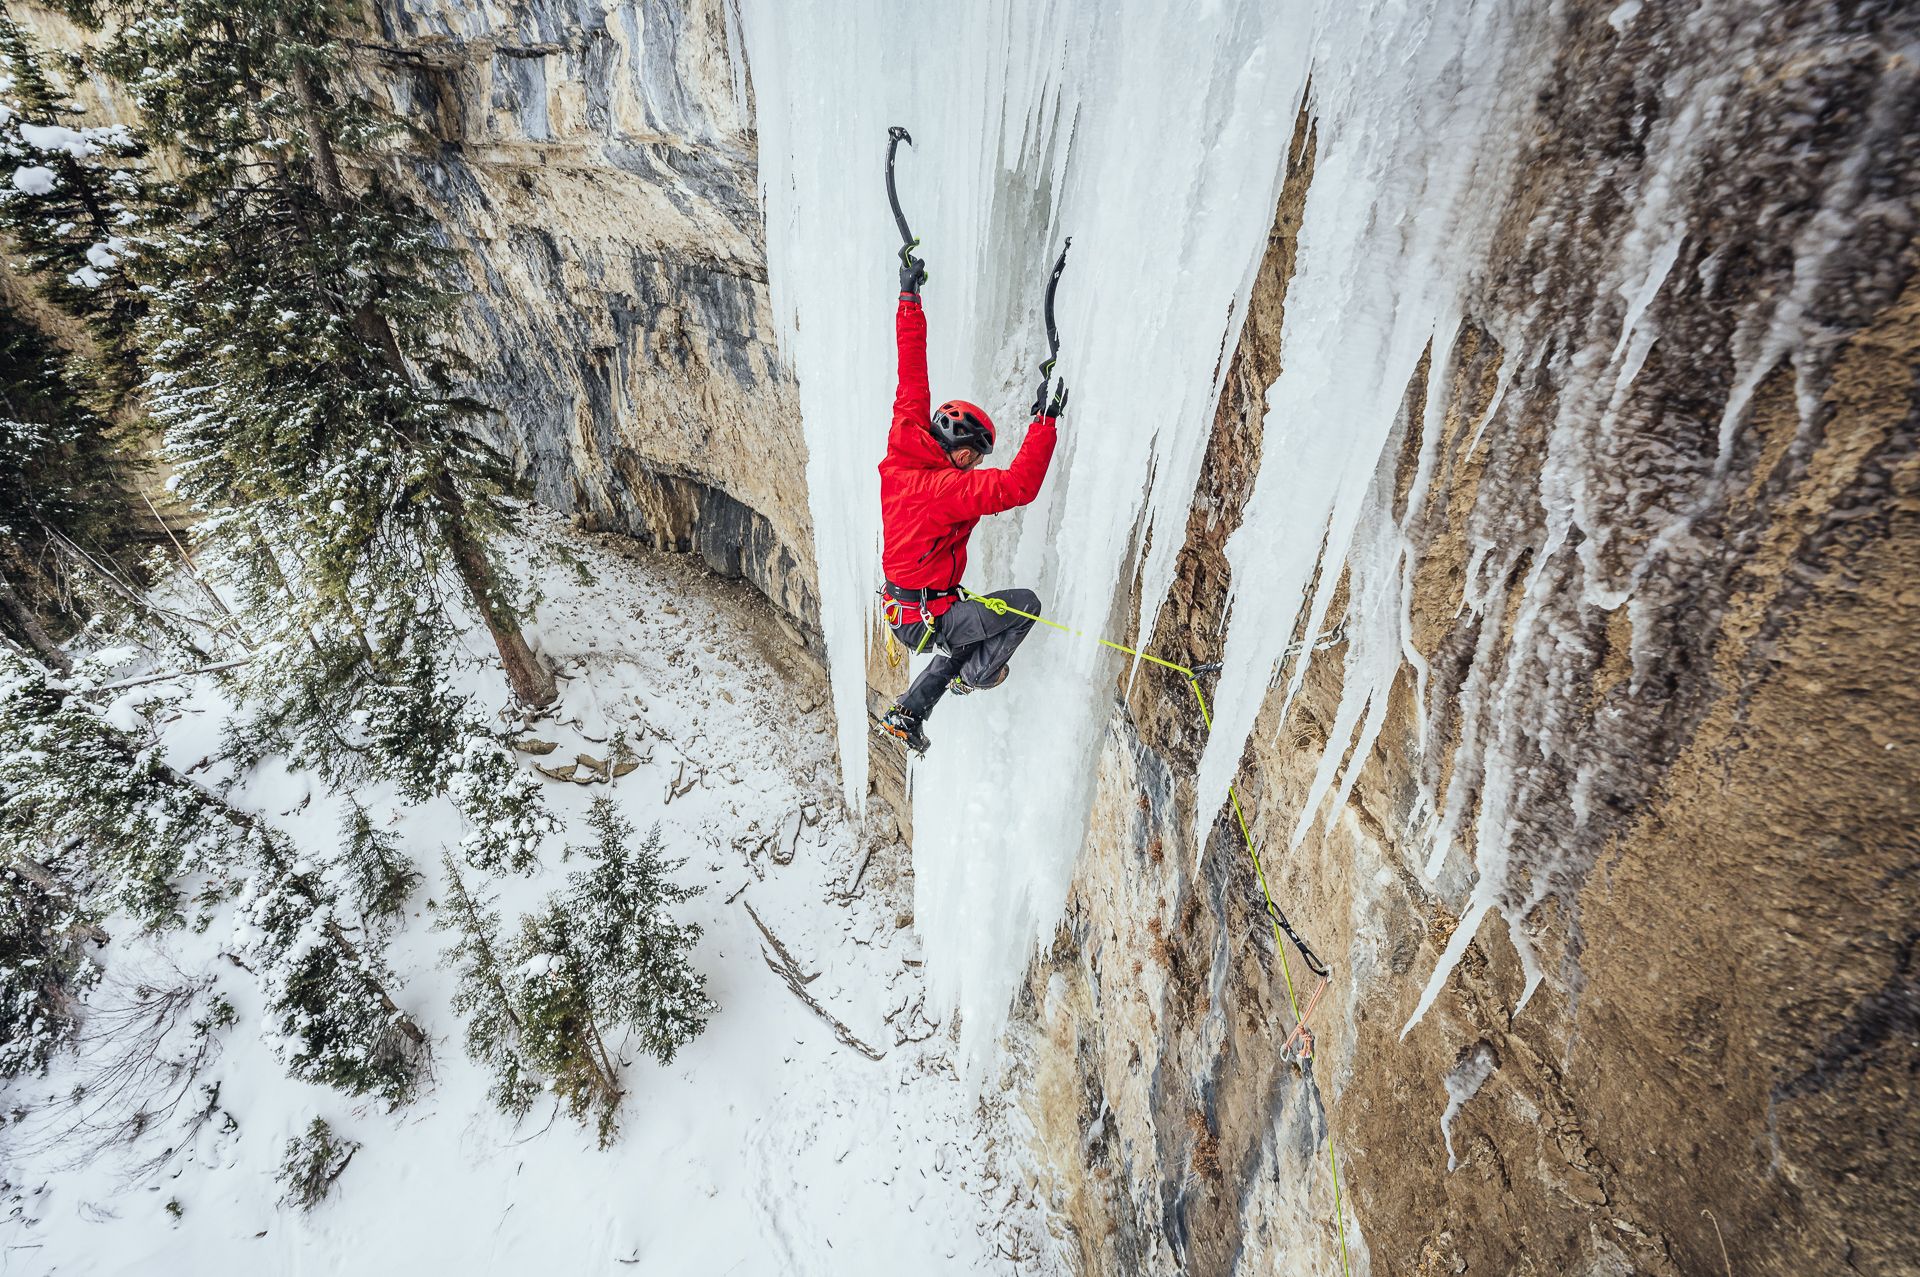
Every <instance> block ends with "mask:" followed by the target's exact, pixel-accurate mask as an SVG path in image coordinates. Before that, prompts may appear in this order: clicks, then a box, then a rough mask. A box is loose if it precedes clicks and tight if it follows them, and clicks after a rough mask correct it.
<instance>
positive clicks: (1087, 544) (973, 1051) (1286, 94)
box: [741, 0, 1314, 1074]
mask: <svg viewBox="0 0 1920 1277" xmlns="http://www.w3.org/2000/svg"><path fill="white" fill-rule="evenodd" d="M1313 21H1314V10H1313V7H1312V6H1311V5H1309V4H1307V3H1305V2H1304V0H1295V2H1294V3H1281V4H1272V3H1260V2H1259V0H1227V2H1224V3H1219V4H1215V5H1212V6H1210V7H1209V8H1208V9H1207V11H1206V12H1205V13H1203V14H1196V13H1194V12H1192V11H1190V10H1189V9H1188V8H1186V7H1184V6H1163V7H1161V8H1159V9H1151V8H1140V7H1134V8H1130V9H1124V10H1123V9H1122V8H1120V7H1115V6H1099V5H1084V4H1082V5H1068V4H1055V5H1025V4H1017V3H1012V2H1011V0H973V2H971V3H965V4H955V5H950V6H946V7H945V8H944V9H942V10H941V12H940V13H939V15H938V16H937V18H932V19H930V20H929V21H922V22H916V23H911V24H909V23H903V22H900V21H899V20H898V18H897V16H896V15H894V14H893V12H892V11H891V9H890V8H889V7H888V6H886V5H884V4H881V3H878V2H877V0H866V2H865V3H840V2H835V3H824V2H822V0H801V2H795V0H746V3H744V4H743V5H742V6H741V24H742V29H743V31H742V33H743V38H744V40H745V44H746V52H747V62H748V66H749V67H750V68H751V74H752V82H753V92H754V97H755V100H756V103H757V108H758V116H757V126H758V132H759V156H760V164H761V184H762V197H763V201H764V205H765V213H766V224H767V237H768V258H769V271H770V278H771V287H772V292H773V305H774V310H775V314H776V318H777V320H778V322H779V325H780V333H781V341H782V348H783V350H784V352H785V355H786V358H787V359H788V360H789V361H790V362H791V364H792V366H793V367H794V369H795V370H796V371H797V373H798V376H799V383H800V402H801V410H802V414H803V418H804V423H805V430H806V436H807V445H808V467H807V483H808V498H809V503H810V505H811V508H812V511H813V515H814V529H815V536H814V544H815V557H816V559H817V562H818V564H819V571H820V597H821V619H822V626H823V629H824V631H825V635H826V640H827V646H828V649H829V653H830V657H831V664H832V679H833V704H834V711H835V715H836V719H837V724H838V732H839V741H840V755H841V765H842V766H841V783H842V786H843V791H844V793H845V794H846V795H847V800H848V802H849V803H851V804H854V805H858V803H859V802H860V801H862V799H863V798H864V795H865V793H866V777H867V760H866V749H867V722H866V720H867V710H866V705H865V691H864V688H865V666H866V653H867V645H868V642H869V636H870V635H871V634H872V633H873V625H874V623H875V622H874V613H873V610H872V603H873V592H874V590H875V589H876V588H877V586H878V585H879V574H878V573H879V567H878V550H877V539H878V535H879V509H878V491H877V477H876V475H875V469H874V468H875V466H876V465H877V463H878V462H879V460H880V458H881V456H882V454H883V452H884V449H885V440H886V429H887V423H888V406H889V405H890V403H891V402H892V396H893V380H892V379H893V367H894V365H893V337H892V327H891V317H892V311H893V304H894V303H893V298H894V296H895V294H896V288H895V279H894V274H895V270H896V267H897V261H896V260H895V258H894V252H895V250H896V248H897V246H898V236H897V233H896V232H895V230H894V227H893V224H892V219H891V214H890V211H889V209H888V206H887V202H886V198H885V193H884V183H883V175H884V155H885V146H886V130H887V127H888V126H889V125H892V124H901V125H904V126H905V127H906V128H907V129H908V130H909V132H911V133H912V135H913V138H914V145H913V146H912V147H906V146H903V147H901V149H900V152H899V159H898V167H897V178H898V184H899V188H900V197H901V201H902V204H903V207H904V209H905V211H906V213H907V216H908V218H909V221H910V222H911V224H912V226H913V229H914V231H915V233H916V234H918V235H919V236H920V237H921V239H922V240H923V249H922V251H923V253H924V255H925V257H926V260H927V262H928V266H929V270H930V272H931V278H930V280H929V282H928V284H927V286H926V289H925V292H924V297H925V305H926V310H927V317H928V325H929V329H930V349H929V356H930V359H929V362H930V366H931V373H932V382H933V393H934V398H935V400H936V401H938V400H941V399H945V398H948V397H953V396H963V397H966V398H970V399H973V400H975V401H976V402H979V403H981V404H983V406H985V407H986V408H987V410H988V411H989V413H991V414H992V415H993V416H994V418H995V420H996V422H997V423H998V424H999V426H1000V439H1001V441H1002V442H1001V443H1000V445H999V446H998V447H997V448H996V458H998V457H1002V456H1010V455H1011V454H1012V452H1013V451H1014V449H1015V448H1016V447H1017V446H1018V444H1019V442H1020V439H1021V437H1022V435H1023V433H1024V424H1025V420H1026V418H1025V412H1026V409H1027V407H1028V405H1029V404H1030V403H1031V401H1032V397H1033V387H1034V385H1035V384H1036V382H1037V381H1038V364H1039V362H1040V360H1041V359H1043V358H1045V355H1046V345H1045V337H1044V331H1043V328H1042V325H1041V320H1040V314H1039V307H1040V303H1041V299H1042V292H1043V288H1044V284H1045V279H1046V272H1047V270H1048V268H1049V266H1050V265H1051V263H1052V260H1053V258H1054V257H1055V256H1056V255H1057V254H1058V252H1059V249H1060V245H1061V243H1062V241H1063V240H1064V238H1065V237H1067V236H1072V238H1073V250H1072V256H1071V258H1070V259H1069V262H1068V265H1067V271H1066V275H1065V277H1064V279H1063V281H1062V284H1061V287H1060V292H1059V300H1058V306H1057V311H1058V319H1059V327H1060V332H1061V340H1062V348H1061V355H1060V364H1059V372H1060V375H1061V376H1063V377H1064V379H1065V380H1066V381H1067V382H1068V383H1069V384H1070V385H1071V386H1072V388H1073V401H1072V408H1071V409H1070V410H1069V412H1068V414H1067V417H1066V420H1065V422H1064V427H1063V431H1062V443H1061V448H1060V451H1059V453H1058V455H1057V456H1056V458H1055V460H1054V464H1053V470H1052V472H1051V474H1050V476H1049V477H1048V480H1047V483H1046V486H1045V488H1044V489H1043V490H1042V492H1041V495H1040V498H1039V500H1038V501H1037V502H1036V503H1035V504H1034V505H1032V506H1030V507H1028V508H1026V509H1025V510H1022V511H1019V512H1016V513H1014V514H1009V515H1005V516H1001V517H999V518H996V519H992V520H989V521H987V522H986V523H985V524H983V525H982V526H981V528H980V530H979V531H978V532H977V533H976V535H975V537H974V540H973V550H972V556H973V567H972V570H971V572H970V580H969V581H968V582H967V584H968V585H969V586H971V587H973V588H976V589H983V590H990V589H993V588H1001V587H1005V586H1011V585H1021V586H1027V587H1030V588H1033V589H1035V590H1036V591H1037V592H1038V593H1039V594H1040V596H1041V598H1042V600H1043V602H1044V604H1045V610H1046V611H1047V612H1048V614H1050V615H1053V616H1057V617H1060V618H1062V619H1063V620H1064V621H1066V622H1067V623H1069V624H1072V625H1074V626H1076V627H1078V628H1083V629H1089V630H1094V631H1100V632H1111V631H1113V630H1115V629H1117V628H1119V627H1121V626H1123V625H1124V624H1125V621H1124V615H1123V614H1118V612H1119V609H1118V603H1119V600H1120V599H1121V598H1123V597H1124V595H1125V593H1126V590H1127V588H1128V587H1130V586H1131V585H1132V583H1133V582H1134V580H1135V578H1136V575H1137V576H1138V579H1139V581H1140V583H1141V589H1142V592H1143V595H1144V596H1145V597H1148V598H1157V597H1159V596H1160V595H1161V594H1162V593H1163V592H1164V590H1165V588H1166V585H1167V583H1168V578H1169V575H1170V573H1171V569H1172V564H1173V556H1174V553H1175V551H1176V550H1177V549H1178V541H1179V537H1178V535H1177V533H1178V530H1179V529H1180V528H1181V527H1182V526H1183V523H1184V519H1185V517H1186V512H1187V509H1188V505H1189V502H1190V500H1191V496H1192V490H1193V485H1194V482H1195V479H1196V477H1197V474H1198V470H1199V465H1200V459H1201V456H1202V452H1203V449H1204V445H1205V441H1206V438H1207V434H1208V429H1209V427H1210V425H1211V422H1212V416H1213V410H1214V406H1215V403H1216V401H1217V397H1218V391H1219V379H1220V377H1221V376H1223V375H1224V371H1225V368H1224V360H1222V359H1221V352H1222V351H1223V350H1224V349H1230V348H1231V345H1232V343H1233V342H1234V341H1235V340H1236V339H1237V336H1238V332H1239V325H1240V322H1241V316H1242V315H1243V313H1244V310H1245V305H1244V302H1245V297H1246V294H1247V292H1248V290H1249V288H1250V287H1251V283H1252V277H1253V273H1254V271H1255V269H1256V268H1257V266H1258V263H1259V259H1260V254H1261V249H1262V247H1263V245H1264V243H1265V236H1266V232H1267V229H1268V228H1269V226H1270V225H1271V223H1272V220H1273V210H1274V202H1275V199H1276V198H1277V195H1278V190H1279V185H1280V182H1281V181H1282V179H1283V178H1284V175H1285V173H1284V170H1285V163H1286V148H1287V143H1288V141H1289V140H1290V139H1291V137H1292V135H1293V126H1294V120H1295V116H1296V114H1297V111H1298V108H1299V106H1300V102H1301V97H1302V94H1303V93H1304V91H1305V86H1306V75H1307V64H1308V58H1309V53H1310V50H1311V48H1312V41H1311V39H1310V35H1311V32H1312V30H1313ZM1149 544H1150V545H1151V548H1150V549H1148V550H1144V551H1143V549H1142V547H1143V546H1146V545H1149ZM1123 637H1124V636H1123ZM1013 668H1014V678H1013V680H1012V681H1011V682H1010V683H1009V684H1008V685H1007V687H1006V689H1004V691H1002V692H1000V693H996V695H995V696H994V697H993V698H987V697H974V698H971V699H970V700H969V701H967V702H961V703H953V704H948V705H946V706H943V707H942V708H941V709H940V710H939V712H938V713H937V714H936V715H935V716H934V718H933V720H932V721H931V722H930V724H929V729H928V730H929V734H930V736H931V737H932V738H933V740H934V742H935V745H934V749H935V751H936V754H935V758H936V759H937V767H938V772H937V783H929V781H930V780H931V779H932V777H931V776H921V777H919V779H918V780H917V781H916V782H915V787H914V828H915V834H916V842H915V864H916V879H915V895H916V900H915V917H916V924H917V926H918V928H919V930H920V932H921V934H922V935H923V936H924V937H925V940H926V944H927V949H928V955H929V966H930V976H929V988H930V990H931V992H932V994H933V996H934V1000H935V1002H936V1004H937V1005H939V1006H940V1007H942V1008H947V1009H957V1010H958V1011H959V1012H960V1014H961V1019H962V1039H963V1054H964V1055H965V1057H966V1059H967V1061H968V1064H969V1067H970V1068H972V1069H974V1070H975V1071H976V1074H978V1073H979V1072H981V1071H983V1070H984V1065H985V1061H986V1058H987V1056H988V1054H989V1052H990V1050H991V1048H992V1046H993V1044H994V1042H995V1041H996V1039H997V1037H998V1034H999V1030H1000V1027H1001V1025H1002V1024H1003V1022H1004V1016H1005V1013H1006V1008H1007V1006H1008V1003H1009V1000H1010V998H1011V995H1012V993H1013V990H1014V988H1015V986H1016V984H1017V982H1018V980H1019V978H1020V975H1021V973H1022V971H1023V970H1024V968H1025V966H1026V963H1027V960H1028V957H1029V956H1030V954H1031V953H1032V951H1033V949H1034V946H1035V945H1036V943H1038V942H1039V941H1040V940H1041V939H1043V938H1044V937H1045V936H1047V935H1050V934H1051V932H1052V929H1053V926H1054V923H1055V920H1056V919H1057V918H1058V916H1059V913H1060V910H1061V908H1062V906H1063V904H1064V902H1065V898H1066V890H1067V884H1068V882H1069V880H1070V878H1071V874H1072V870H1073V866H1074V862H1075V860H1076V858H1077V856H1078V854H1079V851H1080V847H1081V842H1082V838H1083V834H1084V828H1085V817H1086V813H1087V811H1088V810H1089V807H1090V804H1091V801H1092V779H1093V771H1094V766H1095V761H1096V759H1097V755H1098V745H1099V739H1100V735H1101V732H1102V730H1103V728H1104V724H1105V720H1106V716H1107V713H1108V710H1109V695H1110V693H1109V691H1108V690H1107V689H1109V688H1110V687H1111V680H1112V678H1113V677H1114V675H1115V674H1116V673H1118V672H1119V670H1120V668H1121V667H1120V666H1119V664H1118V661H1117V658H1115V657H1113V656H1112V655H1111V654H1109V653H1107V652H1105V651H1104V650H1102V649H1099V648H1097V647H1095V646H1094V645H1092V644H1089V643H1085V642H1080V641H1075V640H1070V639H1066V638H1062V637H1059V636H1056V635H1053V634H1051V633H1045V632H1042V633H1040V634H1036V636H1035V637H1034V638H1033V639H1032V640H1030V641H1029V642H1028V644H1027V645H1026V646H1025V647H1024V648H1023V649H1022V651H1021V653H1020V655H1019V656H1018V658H1016V660H1015V662H1014V667H1013ZM982 702H984V703H982Z"/></svg>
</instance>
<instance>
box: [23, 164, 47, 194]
mask: <svg viewBox="0 0 1920 1277" xmlns="http://www.w3.org/2000/svg"><path fill="white" fill-rule="evenodd" d="M57 184H58V183H57V179H56V177H55V174H54V171H53V170H52V169H50V168H46V167H44V166H42V165H39V164H22V165H21V166H20V167H19V168H17V169H15V170H13V189H14V190H16V191H19V192H21V193H23V194H26V195H51V194H53V188H54V187H55V186H56V185H57Z"/></svg>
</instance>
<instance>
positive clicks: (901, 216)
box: [887, 124, 913, 245]
mask: <svg viewBox="0 0 1920 1277" xmlns="http://www.w3.org/2000/svg"><path fill="white" fill-rule="evenodd" d="M902 142H905V143H906V144H907V145H908V146H912V145H913V135H912V134H911V133H909V132H907V131H906V130H905V129H904V128H902V127H900V126H899V125H898V124H896V125H894V126H893V127H891V128H889V129H888V130H887V203H889V204H891V205H892V206H893V224H894V225H895V226H897V227H899V228H900V242H901V243H902V244H909V245H910V244H912V243H913V232H912V231H910V230H908V229H907V215H906V214H905V213H902V212H901V211H900V193H899V192H898V191H896V190H895V189H894V186H893V155H894V152H895V151H898V150H899V149H900V144H901V143H902Z"/></svg>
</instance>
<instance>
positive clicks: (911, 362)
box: [893, 240, 933, 427]
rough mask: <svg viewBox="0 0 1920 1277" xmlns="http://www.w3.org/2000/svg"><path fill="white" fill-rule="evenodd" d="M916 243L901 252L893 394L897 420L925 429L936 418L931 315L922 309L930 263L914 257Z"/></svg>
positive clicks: (895, 323) (894, 417)
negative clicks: (929, 381)
mask: <svg viewBox="0 0 1920 1277" xmlns="http://www.w3.org/2000/svg"><path fill="white" fill-rule="evenodd" d="M919 242H920V241H919V240H914V241H913V243H911V244H908V245H907V246H906V247H904V248H902V249H901V250H900V305H899V307H898V308H897V309H896V310H895V311H894V316H893V332H894V340H895V342H896V344H897V345H898V346H899V352H900V384H899V388H898V389H897V390H895V391H894V394H893V419H894V422H895V423H896V424H897V423H899V422H900V421H901V420H902V419H905V420H907V421H910V422H912V423H913V424H914V425H917V426H922V427H924V426H925V425H926V424H927V419H928V418H929V417H931V416H932V415H933V391H932V390H930V389H929V388H928V386H927V316H926V313H925V312H924V311H922V310H921V309H920V285H921V284H922V283H923V282H925V280H926V278H927V264H926V263H925V262H923V261H921V260H920V259H919V258H917V257H915V256H914V255H913V249H914V247H915V245H917V244H919Z"/></svg>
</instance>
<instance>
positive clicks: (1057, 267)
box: [1042, 235, 1073, 376]
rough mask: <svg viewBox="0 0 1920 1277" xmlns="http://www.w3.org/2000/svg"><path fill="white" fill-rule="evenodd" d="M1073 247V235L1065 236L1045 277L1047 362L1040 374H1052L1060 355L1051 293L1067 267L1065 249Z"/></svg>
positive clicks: (1058, 283)
mask: <svg viewBox="0 0 1920 1277" xmlns="http://www.w3.org/2000/svg"><path fill="white" fill-rule="evenodd" d="M1072 247H1073V236H1071V235H1069V236H1067V242H1066V243H1064V244H1062V245H1061V246H1060V257H1059V260H1057V261H1055V262H1054V264H1053V274H1051V275H1049V276H1048V277H1047V362H1046V363H1045V364H1044V365H1042V375H1044V376H1052V375H1053V363H1054V360H1056V359H1058V358H1059V357H1060V329H1059V328H1058V327H1057V326H1055V324H1054V322H1053V295H1054V293H1055V292H1057V291H1059V288H1060V275H1061V273H1062V272H1063V271H1065V270H1066V269H1067V250H1068V249H1069V248H1072Z"/></svg>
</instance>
